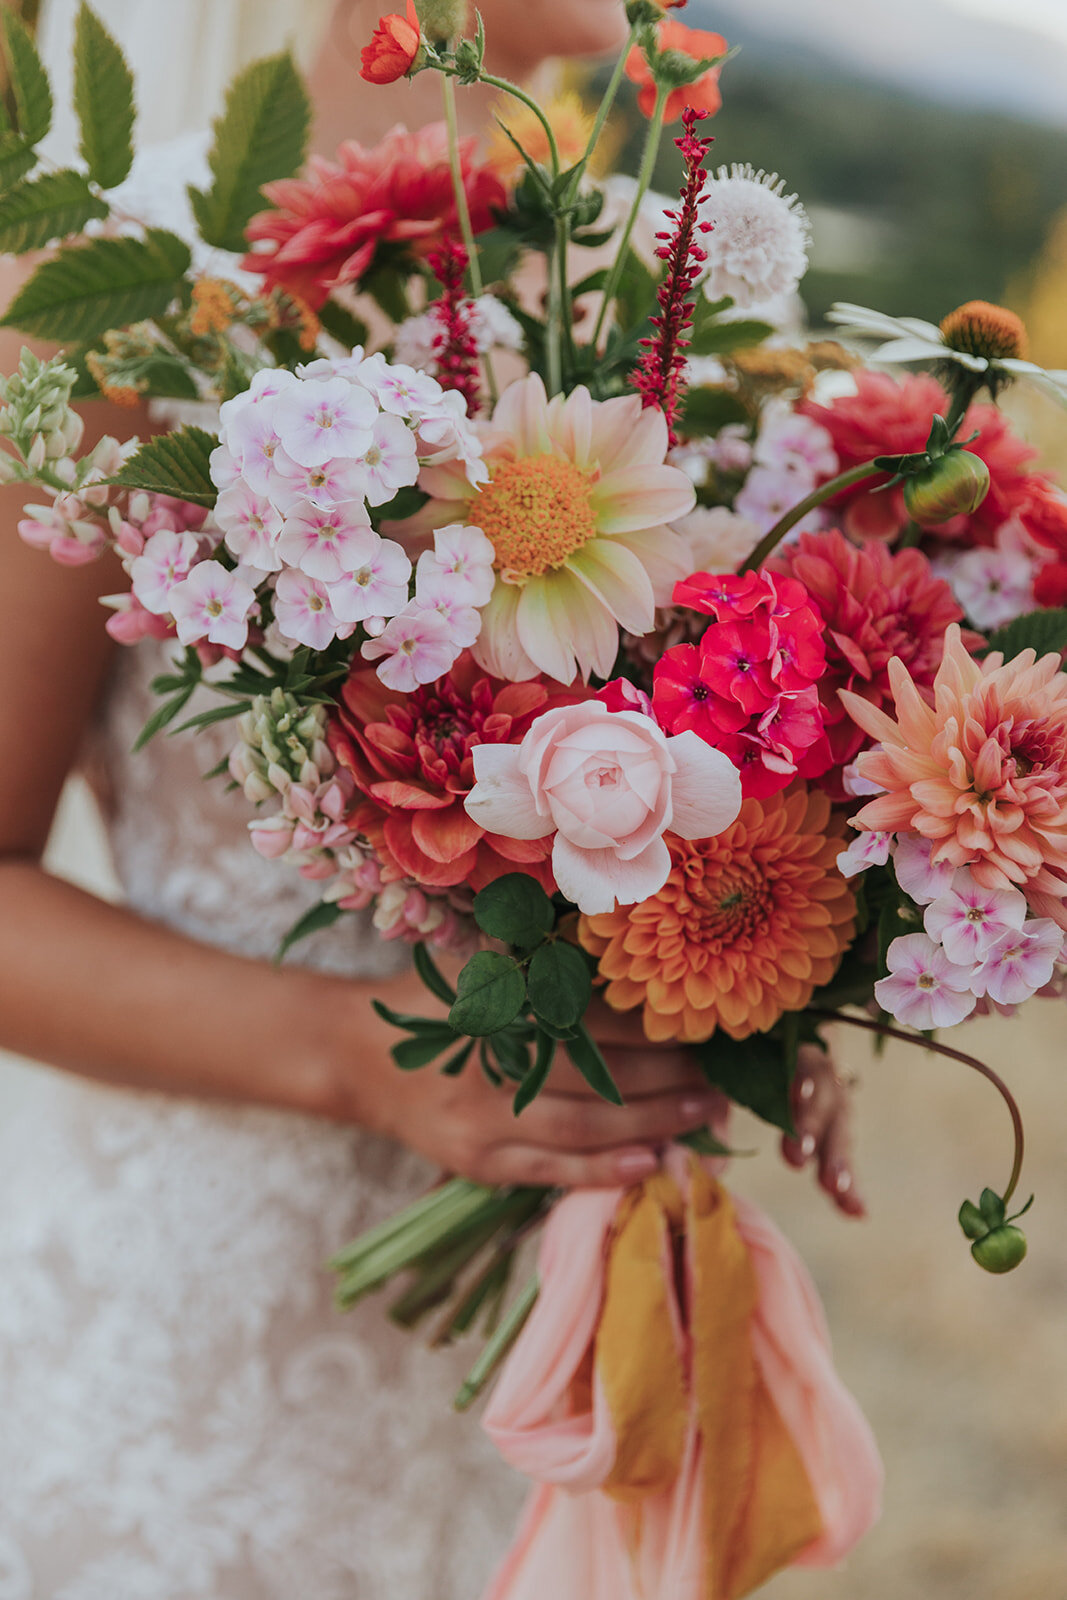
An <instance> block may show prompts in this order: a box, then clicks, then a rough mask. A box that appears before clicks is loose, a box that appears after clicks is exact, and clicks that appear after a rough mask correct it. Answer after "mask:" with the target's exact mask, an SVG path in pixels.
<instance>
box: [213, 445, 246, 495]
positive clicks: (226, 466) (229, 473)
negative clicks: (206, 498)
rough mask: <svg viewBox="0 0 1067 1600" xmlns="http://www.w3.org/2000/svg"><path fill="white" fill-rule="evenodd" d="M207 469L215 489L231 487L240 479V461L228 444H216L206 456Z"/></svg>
mask: <svg viewBox="0 0 1067 1600" xmlns="http://www.w3.org/2000/svg"><path fill="white" fill-rule="evenodd" d="M208 471H209V472H210V474H211V481H212V483H213V484H214V485H215V487H216V489H220V490H221V489H232V488H233V486H234V484H235V483H239V482H240V480H241V463H240V462H239V461H238V459H237V457H236V456H235V455H234V453H233V451H232V450H231V449H230V448H229V446H228V445H224V444H220V445H216V447H215V449H214V450H212V452H211V454H210V456H209V457H208Z"/></svg>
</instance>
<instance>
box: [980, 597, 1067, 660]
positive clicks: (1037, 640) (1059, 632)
mask: <svg viewBox="0 0 1067 1600" xmlns="http://www.w3.org/2000/svg"><path fill="white" fill-rule="evenodd" d="M989 648H990V650H999V651H1001V652H1002V654H1003V656H1004V659H1005V661H1010V660H1011V658H1012V656H1017V655H1018V654H1019V651H1020V650H1036V651H1037V653H1038V655H1039V656H1046V655H1049V654H1051V653H1053V652H1055V654H1057V655H1059V653H1060V652H1061V651H1062V650H1067V610H1065V609H1063V608H1056V609H1053V610H1050V611H1030V612H1028V613H1027V614H1026V616H1024V617H1013V618H1012V620H1011V622H1008V623H1005V625H1004V627H1003V628H998V629H997V630H996V632H995V633H991V634H990V636H989Z"/></svg>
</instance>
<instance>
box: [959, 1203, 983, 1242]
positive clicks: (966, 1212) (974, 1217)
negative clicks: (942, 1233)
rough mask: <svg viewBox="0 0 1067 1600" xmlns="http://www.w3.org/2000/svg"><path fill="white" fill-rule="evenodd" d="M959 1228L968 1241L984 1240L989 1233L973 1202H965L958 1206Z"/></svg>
mask: <svg viewBox="0 0 1067 1600" xmlns="http://www.w3.org/2000/svg"><path fill="white" fill-rule="evenodd" d="M959 1216H960V1227H961V1228H962V1229H963V1231H964V1233H965V1234H966V1235H967V1237H968V1239H984V1238H985V1236H986V1234H987V1233H988V1232H989V1224H988V1222H987V1221H986V1219H985V1218H984V1217H983V1215H982V1213H981V1212H980V1211H979V1209H978V1207H977V1206H976V1205H975V1203H974V1201H973V1200H965V1201H964V1202H963V1204H962V1205H961V1206H960V1213H959Z"/></svg>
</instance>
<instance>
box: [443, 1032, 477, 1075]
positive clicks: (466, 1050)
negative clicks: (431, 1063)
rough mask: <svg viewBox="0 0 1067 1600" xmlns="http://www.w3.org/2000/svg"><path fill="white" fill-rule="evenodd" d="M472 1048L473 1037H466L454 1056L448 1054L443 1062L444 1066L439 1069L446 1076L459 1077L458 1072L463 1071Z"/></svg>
mask: <svg viewBox="0 0 1067 1600" xmlns="http://www.w3.org/2000/svg"><path fill="white" fill-rule="evenodd" d="M473 1049H474V1040H473V1039H468V1040H467V1042H466V1044H465V1045H461V1046H460V1048H459V1049H458V1050H457V1051H456V1053H455V1055H454V1056H449V1058H448V1060H447V1061H446V1062H445V1064H444V1066H443V1067H442V1068H441V1071H442V1072H443V1073H444V1075H445V1077H446V1078H458V1077H459V1075H460V1073H461V1072H462V1071H463V1068H464V1067H465V1066H466V1065H467V1062H468V1061H469V1060H470V1058H471V1051H472V1050H473Z"/></svg>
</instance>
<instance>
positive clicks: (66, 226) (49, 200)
mask: <svg viewBox="0 0 1067 1600" xmlns="http://www.w3.org/2000/svg"><path fill="white" fill-rule="evenodd" d="M107 214H108V208H107V206H106V205H105V204H104V202H103V201H102V200H100V199H98V198H97V197H96V195H94V194H93V192H92V190H91V189H90V188H89V185H88V183H87V182H86V181H85V178H84V177H83V176H82V174H81V173H80V172H75V171H73V169H72V168H69V167H66V168H64V169H63V170H62V171H61V172H43V173H41V175H40V176H39V177H37V178H34V179H33V180H32V182H30V183H23V184H20V185H19V186H18V188H16V189H13V190H12V191H11V192H10V193H9V194H6V195H4V196H3V198H2V199H0V253H3V254H4V255H13V256H19V255H23V254H25V252H26V251H27V250H43V249H44V247H45V245H47V244H50V243H51V241H52V240H53V239H63V238H66V236H67V235H68V234H70V233H79V232H80V231H81V229H82V228H84V226H85V224H86V223H87V222H88V221H89V220H90V218H92V217H106V216H107Z"/></svg>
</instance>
